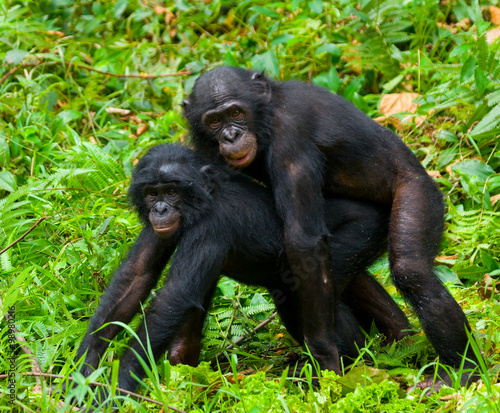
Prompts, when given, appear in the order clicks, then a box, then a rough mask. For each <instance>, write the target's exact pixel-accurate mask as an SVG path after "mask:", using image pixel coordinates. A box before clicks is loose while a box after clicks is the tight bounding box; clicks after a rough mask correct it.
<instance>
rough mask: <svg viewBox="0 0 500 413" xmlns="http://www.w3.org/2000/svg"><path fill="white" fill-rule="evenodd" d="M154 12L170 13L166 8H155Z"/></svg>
mask: <svg viewBox="0 0 500 413" xmlns="http://www.w3.org/2000/svg"><path fill="white" fill-rule="evenodd" d="M153 10H154V12H155V13H156V14H163V13H166V12H167V11H168V10H167V9H166V8H165V7H161V6H154V7H153Z"/></svg>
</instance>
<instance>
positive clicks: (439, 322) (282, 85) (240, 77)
mask: <svg viewBox="0 0 500 413" xmlns="http://www.w3.org/2000/svg"><path fill="white" fill-rule="evenodd" d="M184 109H185V115H186V117H187V120H188V121H189V123H190V125H191V129H192V143H193V145H194V148H195V150H196V151H197V152H198V153H200V154H202V155H204V156H206V157H207V158H208V159H213V160H215V159H224V160H225V161H226V162H227V163H228V164H230V165H232V166H234V167H236V168H239V169H241V170H242V171H243V172H244V173H246V174H248V175H250V176H252V177H254V178H256V179H258V180H261V181H262V182H264V183H266V184H267V185H269V186H270V187H271V189H272V191H273V194H274V200H275V202H276V209H277V211H278V215H279V217H280V218H281V220H282V221H283V224H284V228H283V231H284V244H285V252H286V256H287V259H288V263H289V265H290V268H291V271H292V274H293V276H294V277H295V278H296V279H297V280H300V282H301V288H300V289H298V290H297V298H298V301H299V303H300V306H301V308H302V313H303V314H307V316H306V317H304V318H303V320H302V332H303V335H304V341H305V342H306V343H307V345H308V347H309V349H310V350H311V352H312V354H313V355H315V356H316V358H317V359H318V362H319V364H320V366H321V367H322V368H324V369H330V370H334V371H336V372H337V373H339V372H340V362H339V354H338V348H337V345H336V343H335V341H333V340H330V337H331V336H332V332H333V331H334V330H335V328H336V327H335V323H336V322H337V319H336V297H339V296H340V295H341V294H342V290H341V289H340V290H339V285H344V283H345V282H346V281H348V280H349V274H345V273H342V272H341V271H339V270H338V269H336V264H335V263H336V261H337V260H338V259H339V257H338V256H337V255H336V254H335V253H333V252H332V251H333V250H332V249H331V248H330V243H331V242H332V241H331V236H332V235H335V234H334V232H332V231H331V229H330V228H328V226H327V221H326V219H327V217H328V216H329V215H330V214H336V213H337V211H335V210H334V209H332V210H331V211H327V210H326V209H325V205H326V204H325V200H326V199H328V198H329V197H342V198H343V197H347V198H350V199H357V200H363V201H365V202H368V203H369V204H370V205H380V206H385V207H386V208H388V210H390V227H389V262H390V266H391V274H392V279H393V281H394V284H395V285H396V287H397V288H398V289H399V291H400V292H401V293H402V295H403V296H404V298H405V299H406V300H408V302H409V303H410V304H411V306H412V307H413V309H414V310H415V311H416V313H417V315H418V318H419V319H420V321H421V323H422V327H423V329H424V331H425V333H426V334H427V337H428V338H429V340H430V341H431V343H432V345H433V346H434V348H435V349H436V351H437V353H438V354H439V357H440V362H441V363H445V364H449V365H451V366H454V367H456V368H457V367H459V366H460V365H461V362H462V358H463V357H464V355H465V356H466V358H467V360H466V361H465V368H466V370H469V373H470V369H472V368H474V367H475V365H476V363H477V359H476V357H475V355H474V353H473V351H472V349H471V348H470V347H468V337H467V332H468V331H470V327H469V324H468V322H467V319H466V318H465V315H464V313H463V311H462V309H461V308H460V306H459V305H458V303H457V302H456V301H455V300H454V299H453V297H452V296H451V294H450V293H449V292H448V290H447V289H446V288H445V286H444V285H443V284H442V283H441V282H440V280H439V279H438V278H437V277H436V276H435V274H434V273H433V271H432V266H433V262H434V258H435V256H436V253H437V249H438V245H439V242H440V240H441V235H442V231H443V222H444V219H443V215H444V208H443V199H442V195H441V193H440V191H439V189H438V188H437V186H436V185H435V183H434V182H433V180H432V178H430V177H429V176H428V175H427V173H426V171H425V169H424V168H423V167H422V165H421V164H420V162H419V161H418V159H417V158H416V157H415V155H413V153H412V152H411V151H410V150H409V149H408V148H407V147H406V146H405V144H404V143H403V142H402V141H401V139H400V138H399V137H398V136H396V135H395V134H394V133H393V132H391V131H390V130H388V129H386V128H383V127H382V126H380V125H379V124H377V123H376V122H375V121H373V120H372V119H370V118H369V117H368V116H366V115H365V114H364V113H363V112H361V111H360V110H359V109H357V108H356V107H355V106H354V105H352V104H351V103H350V102H348V101H347V100H345V99H344V98H342V97H341V96H338V95H334V94H332V93H330V92H329V91H328V90H326V89H324V88H321V87H318V86H315V85H310V84H306V83H301V82H297V81H288V82H275V81H272V80H270V79H268V78H267V77H265V76H263V75H262V74H260V73H257V72H254V71H251V70H245V69H240V68H236V67H220V68H217V69H213V70H210V71H208V72H206V73H204V74H203V75H201V76H200V77H199V78H198V79H197V81H196V83H195V86H194V88H193V92H192V94H191V96H190V97H189V99H186V100H185V102H184ZM310 261H314V262H317V265H313V266H311V265H308V262H310ZM332 263H333V265H332ZM311 297H314V299H311ZM312 314H315V317H312V316H311V315H312ZM318 315H320V318H318ZM469 373H465V374H463V376H462V377H461V383H462V385H464V384H466V383H467V382H468V381H471V380H474V379H475V378H477V376H470V375H469ZM439 376H440V377H441V378H442V379H443V380H444V381H446V382H447V383H450V381H451V380H450V378H449V377H448V376H447V375H446V373H445V372H444V371H443V372H441V371H440V372H439ZM441 384H442V382H438V383H437V386H436V388H439V387H440V385H441ZM431 385H432V377H431V378H430V380H428V381H424V382H422V383H421V384H419V387H429V386H431Z"/></svg>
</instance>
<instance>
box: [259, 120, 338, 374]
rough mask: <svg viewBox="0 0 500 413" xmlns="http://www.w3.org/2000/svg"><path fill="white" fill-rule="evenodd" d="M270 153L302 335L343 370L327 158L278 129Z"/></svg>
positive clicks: (327, 365)
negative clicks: (329, 226)
mask: <svg viewBox="0 0 500 413" xmlns="http://www.w3.org/2000/svg"><path fill="white" fill-rule="evenodd" d="M283 122H285V121H284V120H282V123H283ZM292 122H293V121H292ZM285 123H286V122H285ZM290 142H293V143H294V144H292V145H291V144H290ZM271 154H272V155H271V156H270V158H269V159H268V162H269V163H268V171H269V172H270V179H271V185H272V188H273V193H274V197H275V200H276V206H277V209H278V213H279V214H280V216H281V218H282V219H283V222H284V234H285V249H286V254H287V258H288V261H289V263H290V268H291V271H292V274H293V283H294V285H293V288H294V289H296V290H297V295H298V298H299V301H300V306H301V309H302V317H303V319H302V326H303V333H304V340H305V342H306V344H307V345H308V347H309V349H310V350H311V352H312V354H313V356H314V357H315V358H316V359H317V360H318V362H319V363H320V366H321V368H322V369H329V370H334V371H336V372H337V373H340V360H339V357H338V352H337V348H336V345H335V339H334V335H335V330H334V314H335V308H336V291H335V285H336V280H335V279H334V278H333V276H332V273H331V257H330V247H329V233H328V230H327V227H326V223H325V218H324V198H323V193H322V186H323V178H322V174H321V171H323V170H324V165H323V157H322V154H321V152H320V151H319V149H318V148H317V147H316V146H315V145H314V143H313V142H312V141H311V140H308V139H307V137H302V139H300V140H298V139H296V138H294V135H287V136H283V135H281V136H280V135H279V134H277V136H276V138H275V140H274V142H273V144H272V150H271ZM335 276H337V274H335Z"/></svg>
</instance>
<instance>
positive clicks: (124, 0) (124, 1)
mask: <svg viewBox="0 0 500 413" xmlns="http://www.w3.org/2000/svg"><path fill="white" fill-rule="evenodd" d="M127 6H128V0H118V1H117V2H116V4H115V7H114V10H113V17H114V18H115V19H119V18H120V17H122V14H123V12H124V11H125V9H126V8H127Z"/></svg>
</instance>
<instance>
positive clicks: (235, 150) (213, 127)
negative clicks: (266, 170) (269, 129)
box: [202, 100, 257, 168]
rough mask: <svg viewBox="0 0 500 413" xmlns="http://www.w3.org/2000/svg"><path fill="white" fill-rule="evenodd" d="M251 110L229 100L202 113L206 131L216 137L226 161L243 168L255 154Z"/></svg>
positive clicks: (255, 147)
mask: <svg viewBox="0 0 500 413" xmlns="http://www.w3.org/2000/svg"><path fill="white" fill-rule="evenodd" d="M252 120H253V119H252V112H251V111H250V109H249V108H248V107H246V106H245V105H244V104H243V103H242V102H239V101H237V100H231V101H229V102H225V103H223V104H221V105H219V106H217V108H215V109H213V110H208V111H207V112H205V113H204V114H203V115H202V122H203V125H204V127H205V128H206V130H207V132H208V133H210V134H211V135H212V136H214V137H215V138H216V139H217V142H218V143H219V151H220V153H221V155H222V156H223V157H224V159H225V160H226V162H227V163H229V164H230V165H233V166H236V167H239V168H243V167H245V166H247V165H250V163H251V162H252V161H253V160H254V158H255V155H256V154H257V138H256V136H255V133H253V131H252V130H251V125H252V124H253V122H252Z"/></svg>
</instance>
